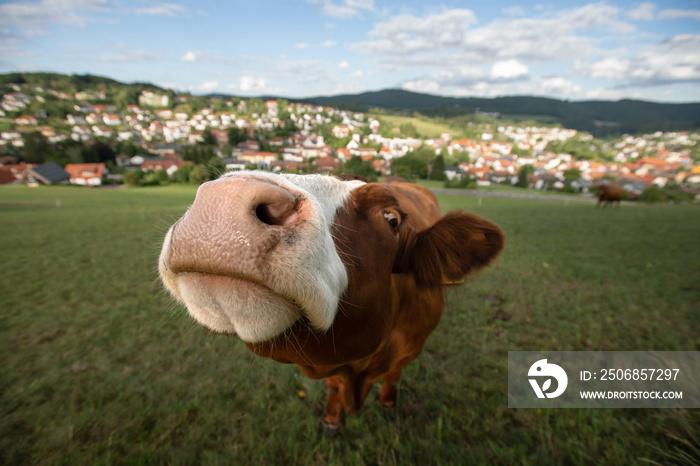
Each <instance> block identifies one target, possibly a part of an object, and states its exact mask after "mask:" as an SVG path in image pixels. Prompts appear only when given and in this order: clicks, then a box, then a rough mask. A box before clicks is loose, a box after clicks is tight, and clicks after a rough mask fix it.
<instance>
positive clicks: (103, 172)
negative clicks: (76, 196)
mask: <svg viewBox="0 0 700 466" xmlns="http://www.w3.org/2000/svg"><path fill="white" fill-rule="evenodd" d="M64 169H65V171H66V172H67V173H68V174H69V175H70V183H71V184H75V185H79V186H100V185H101V184H102V181H103V179H104V177H105V176H107V174H108V173H109V170H107V167H106V166H105V164H104V163H69V164H66V166H65V168H64Z"/></svg>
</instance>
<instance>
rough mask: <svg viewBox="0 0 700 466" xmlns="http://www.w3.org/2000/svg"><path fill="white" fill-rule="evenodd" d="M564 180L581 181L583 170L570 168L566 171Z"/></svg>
mask: <svg viewBox="0 0 700 466" xmlns="http://www.w3.org/2000/svg"><path fill="white" fill-rule="evenodd" d="M564 179H565V180H567V181H576V180H580V179H581V170H579V169H578V168H569V169H568V170H564Z"/></svg>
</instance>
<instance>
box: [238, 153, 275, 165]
mask: <svg viewBox="0 0 700 466" xmlns="http://www.w3.org/2000/svg"><path fill="white" fill-rule="evenodd" d="M275 160H277V154H275V153H273V152H244V153H243V154H241V155H239V156H238V161H239V162H244V163H246V164H251V165H252V164H254V165H259V166H260V165H265V166H270V165H271V164H272V162H274V161H275Z"/></svg>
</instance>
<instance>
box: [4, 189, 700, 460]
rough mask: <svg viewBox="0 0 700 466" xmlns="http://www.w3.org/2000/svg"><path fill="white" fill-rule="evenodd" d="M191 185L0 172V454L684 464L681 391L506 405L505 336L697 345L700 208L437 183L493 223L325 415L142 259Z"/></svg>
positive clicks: (580, 346)
mask: <svg viewBox="0 0 700 466" xmlns="http://www.w3.org/2000/svg"><path fill="white" fill-rule="evenodd" d="M194 193H195V188H193V187H179V186H169V187H160V188H126V189H118V190H117V189H115V190H111V189H81V188H72V187H41V188H35V189H32V188H25V187H2V188H0V242H1V244H2V253H1V254H2V256H1V257H2V261H0V464H4V465H10V464H38V465H54V464H60V465H95V464H207V465H208V464H222V465H238V464H251V465H258V464H285V465H286V464H319V465H320V464H343V465H344V464H401V465H403V464H531V465H537V466H542V465H559V464H567V465H577V464H585V465H588V464H590V465H593V464H596V465H597V464H614V465H618V464H697V463H693V461H696V462H697V460H698V458H699V457H700V443H699V442H700V433H699V432H698V430H699V429H698V426H699V425H700V414H699V413H698V410H662V409H656V410H654V409H598V410H593V409H588V410H586V409H549V410H547V409H544V410H534V409H509V408H508V407H507V352H508V351H514V350H576V351H584V350H698V346H699V343H700V336H699V335H700V331H699V330H700V328H699V327H700V326H699V325H698V313H699V310H700V244H699V243H698V239H700V208H698V207H695V206H679V205H676V206H668V205H652V206H650V205H625V206H622V207H621V208H619V209H617V208H615V209H596V208H595V207H594V205H593V204H590V203H583V202H580V203H579V202H571V203H565V202H563V201H561V202H560V201H533V200H516V199H495V198H488V197H483V198H481V200H479V198H476V197H466V196H457V195H442V196H440V202H441V204H442V207H443V208H444V209H445V210H451V209H464V210H467V211H472V212H475V213H477V214H480V215H483V216H484V217H487V218H489V219H491V220H493V221H495V222H496V223H498V224H500V225H501V226H502V228H503V230H504V231H505V233H506V237H507V244H506V248H505V251H504V252H503V254H502V255H501V256H500V258H499V259H498V261H497V262H496V263H495V264H494V265H493V267H490V268H488V269H486V270H484V271H482V272H481V273H479V274H477V275H475V276H473V277H471V279H470V281H469V282H468V283H467V284H466V285H465V286H462V287H460V288H455V289H452V290H450V291H449V292H448V295H449V300H448V308H447V310H446V313H445V316H444V319H443V321H442V322H441V324H440V326H439V327H438V329H437V330H436V331H435V333H434V334H433V335H432V336H431V338H430V339H429V340H428V344H427V346H426V348H425V350H424V351H423V353H422V354H421V356H420V357H419V358H418V359H417V360H416V361H414V363H413V364H411V365H410V366H409V367H408V368H407V369H406V370H405V371H404V377H403V380H402V382H401V384H400V394H399V401H398V406H397V408H396V409H395V410H394V411H392V412H388V413H387V412H384V411H383V410H382V409H381V407H380V405H379V403H378V400H377V398H378V387H376V388H375V390H374V391H373V392H372V393H371V394H370V396H369V399H368V401H367V404H366V405H365V407H364V408H363V409H362V410H361V412H360V414H359V415H358V416H356V417H351V418H347V419H346V422H345V425H344V427H343V428H342V430H341V431H340V432H339V433H338V434H337V435H336V436H334V437H330V438H329V437H325V436H323V435H322V434H321V433H320V431H319V416H320V414H321V410H322V408H323V405H324V403H325V396H326V391H325V387H324V385H323V383H322V382H321V381H313V380H310V379H307V378H305V377H304V376H303V375H301V374H300V373H299V371H298V370H297V369H296V368H295V367H294V366H289V365H281V364H278V363H274V362H272V361H268V360H265V359H262V358H258V357H256V356H254V355H253V354H252V353H251V352H250V351H248V349H247V348H246V347H245V345H243V344H242V343H241V342H240V341H238V340H236V339H235V338H230V337H224V336H216V335H212V334H210V333H208V332H207V331H206V330H204V329H202V328H200V327H199V326H197V325H196V324H194V323H193V322H192V320H191V319H190V318H189V316H188V315H187V313H186V311H185V310H184V309H182V308H181V307H179V306H176V305H174V303H173V302H172V301H171V300H170V299H169V298H168V297H167V296H166V295H165V293H164V292H163V291H162V288H161V286H160V284H159V282H158V279H157V273H156V261H157V257H158V253H159V247H160V241H161V238H162V236H163V235H164V233H165V231H166V230H167V228H168V226H169V225H170V224H171V223H172V222H173V221H174V220H175V219H176V218H177V217H178V216H179V215H181V214H182V213H183V212H184V211H185V209H186V208H187V206H188V205H189V203H191V201H192V199H193V197H194Z"/></svg>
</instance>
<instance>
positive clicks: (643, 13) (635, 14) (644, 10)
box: [627, 2, 656, 21]
mask: <svg viewBox="0 0 700 466" xmlns="http://www.w3.org/2000/svg"><path fill="white" fill-rule="evenodd" d="M655 11H656V5H655V4H653V3H649V2H645V3H642V4H641V5H639V6H638V7H637V8H635V9H634V10H630V11H628V12H627V17H628V18H629V19H631V20H633V21H641V20H644V21H650V20H652V19H654V12H655Z"/></svg>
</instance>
